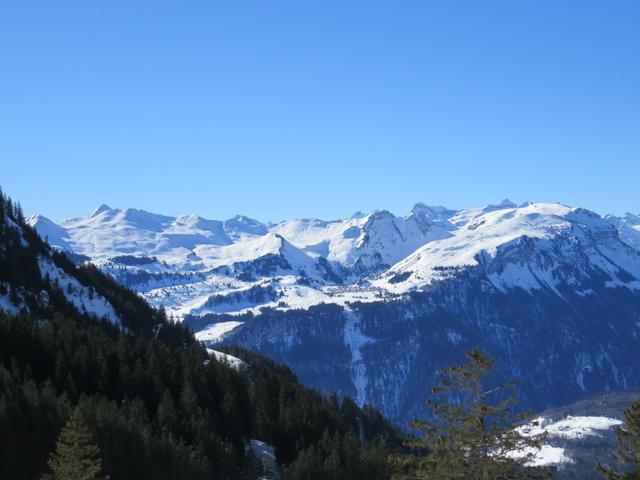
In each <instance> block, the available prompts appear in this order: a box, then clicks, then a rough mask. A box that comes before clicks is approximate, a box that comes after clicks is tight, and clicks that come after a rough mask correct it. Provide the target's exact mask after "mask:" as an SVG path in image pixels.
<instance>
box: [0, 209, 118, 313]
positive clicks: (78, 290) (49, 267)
mask: <svg viewBox="0 0 640 480" xmlns="http://www.w3.org/2000/svg"><path fill="white" fill-rule="evenodd" d="M0 208H2V207H0ZM31 221H32V223H33V225H34V226H35V227H36V228H39V229H40V232H41V235H45V236H47V237H48V238H51V239H52V241H54V242H55V244H56V245H57V246H58V247H64V246H65V245H68V244H67V243H66V241H67V240H68V237H67V236H66V235H65V234H64V231H63V230H62V229H61V227H58V226H57V225H56V224H54V223H52V222H50V221H48V220H46V219H44V218H43V217H33V218H32V219H31ZM0 265H1V267H2V268H0V310H2V311H4V312H6V313H9V314H12V315H16V314H18V313H20V312H21V311H23V310H24V311H26V312H27V313H29V314H33V315H36V316H46V315H47V313H48V312H49V311H51V310H53V309H56V308H57V309H59V310H61V311H64V312H65V313H67V314H68V313H69V312H70V311H71V312H73V311H75V312H76V314H80V315H83V316H89V317H92V318H95V319H98V320H107V321H109V322H112V323H114V324H119V323H120V321H121V318H120V317H119V315H118V313H117V312H116V309H115V308H114V306H113V305H112V304H111V303H110V302H109V301H108V300H107V299H106V298H105V297H104V296H102V295H100V294H99V293H98V292H97V291H96V289H95V288H94V286H93V285H91V284H89V283H88V282H87V281H86V279H84V280H83V281H81V280H80V278H79V277H78V276H77V275H76V273H77V269H75V268H74V266H73V265H72V264H70V262H69V261H68V260H67V259H66V258H62V256H57V257H56V256H54V255H52V254H51V248H50V247H49V245H47V244H46V243H44V242H43V241H42V240H41V239H40V238H38V236H37V235H36V234H34V233H33V231H32V230H31V229H29V228H28V227H26V226H25V225H23V224H22V223H17V222H16V221H14V220H13V219H12V218H10V217H7V216H6V214H2V215H0ZM109 281H110V282H112V283H113V281H112V280H109ZM118 288H121V287H120V286H118Z"/></svg>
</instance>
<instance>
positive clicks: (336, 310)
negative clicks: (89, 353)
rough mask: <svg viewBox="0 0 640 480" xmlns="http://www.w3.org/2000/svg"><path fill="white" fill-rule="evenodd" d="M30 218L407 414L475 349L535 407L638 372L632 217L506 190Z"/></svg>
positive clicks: (188, 317) (205, 325)
mask: <svg viewBox="0 0 640 480" xmlns="http://www.w3.org/2000/svg"><path fill="white" fill-rule="evenodd" d="M29 223H30V224H31V225H32V226H33V227H35V229H36V230H37V231H38V232H39V233H40V234H41V235H42V236H43V237H46V238H47V239H48V240H49V242H50V243H51V244H52V245H54V246H56V247H57V248H60V249H64V250H66V251H69V252H72V253H73V255H74V257H75V258H76V259H77V260H78V261H82V260H83V259H86V260H91V261H92V262H94V263H96V264H97V265H98V266H99V267H100V268H101V269H102V270H103V271H105V272H108V273H110V274H111V275H113V276H114V277H115V278H116V279H117V280H119V282H120V283H122V284H124V285H127V286H129V287H131V288H133V289H134V290H136V291H138V292H139V293H140V294H141V295H143V296H144V297H145V298H147V299H148V300H149V301H150V302H151V303H152V304H154V305H156V306H159V305H163V306H164V307H165V308H166V310H167V312H168V313H169V314H171V315H173V316H175V317H177V318H179V319H184V320H185V321H186V322H188V324H189V325H190V326H191V327H192V328H193V329H194V330H195V331H196V332H197V336H198V337H199V338H200V339H201V340H203V341H206V342H207V343H209V344H212V345H213V344H215V343H217V342H228V343H236V344H240V345H243V346H245V347H247V348H250V349H253V350H255V351H258V352H261V353H264V354H267V355H270V356H272V357H274V358H276V359H277V360H279V361H282V362H285V363H287V364H288V365H290V366H291V367H292V368H293V369H294V371H295V372H296V373H297V374H298V376H299V377H300V378H301V380H303V381H304V382H305V383H307V384H309V385H312V386H314V387H316V388H319V389H322V390H325V391H328V392H335V391H338V392H340V393H345V394H349V395H351V396H353V397H354V398H355V399H357V400H358V401H359V402H360V403H372V404H374V405H375V406H377V407H378V408H380V409H381V410H382V411H383V412H384V413H385V414H386V415H388V416H389V417H390V418H392V419H393V420H395V421H398V422H401V423H403V422H405V421H406V420H407V419H409V418H412V417H413V416H415V415H417V414H420V413H421V412H423V408H424V407H423V399H424V395H425V394H426V392H428V391H429V388H430V386H431V385H433V384H434V382H435V375H436V371H437V369H438V368H441V367H443V366H445V365H448V364H452V363H455V362H457V361H459V360H460V359H461V355H462V353H463V352H464V351H465V350H468V349H471V348H475V347H481V348H483V349H484V350H485V351H486V352H487V353H489V354H490V355H492V356H493V357H494V358H497V359H498V360H499V362H498V363H499V365H502V374H504V376H505V377H516V378H518V379H520V384H519V394H520V397H521V399H522V400H523V406H524V407H527V408H530V409H532V410H541V409H543V408H547V407H550V406H557V405H561V404H567V403H569V402H572V401H575V400H577V399H579V398H581V396H584V395H586V394H589V393H602V392H605V391H607V390H609V389H613V388H630V387H639V386H640V355H639V354H638V352H640V217H638V216H636V215H632V214H627V215H626V216H624V217H615V216H611V215H607V216H600V215H598V214H596V213H594V212H592V211H589V210H586V209H582V208H572V207H568V206H565V205H561V204H557V203H529V202H527V203H524V204H521V205H519V206H518V205H515V204H514V203H512V202H510V201H508V200H505V201H503V202H501V203H498V204H496V205H490V206H487V207H484V208H476V209H464V210H453V209H448V208H445V207H429V206H426V205H424V204H421V203H419V204H417V205H415V206H414V207H413V209H412V210H411V211H410V212H409V213H408V214H407V215H405V216H403V217H397V216H394V215H393V214H391V213H390V212H388V211H384V210H383V211H376V212H373V213H369V214H356V215H354V216H352V217H349V218H345V219H341V220H334V221H324V220H318V219H294V220H288V221H283V222H280V223H277V224H272V223H262V222H259V221H257V220H252V219H250V218H247V217H243V216H237V217H234V218H232V219H230V220H226V221H217V220H207V219H203V218H201V217H198V216H195V215H183V216H178V217H171V216H165V215H157V214H153V213H149V212H145V211H141V210H135V209H127V210H119V209H112V208H109V207H107V206H105V205H103V206H101V207H99V208H98V209H97V210H96V211H94V212H93V213H92V214H91V215H90V216H88V217H85V218H76V219H70V220H64V221H60V222H57V223H54V222H52V221H50V220H48V219H46V218H44V217H42V216H33V217H31V218H30V219H29Z"/></svg>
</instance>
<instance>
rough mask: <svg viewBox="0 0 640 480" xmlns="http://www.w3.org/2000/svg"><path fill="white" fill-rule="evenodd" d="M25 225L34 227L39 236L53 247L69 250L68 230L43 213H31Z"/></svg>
mask: <svg viewBox="0 0 640 480" xmlns="http://www.w3.org/2000/svg"><path fill="white" fill-rule="evenodd" d="M27 225H29V226H31V227H32V228H34V229H35V230H36V231H37V232H38V233H39V234H40V236H41V237H42V238H44V239H46V240H47V241H48V242H49V243H50V244H51V245H52V246H53V247H56V248H59V249H61V250H71V245H70V244H69V241H70V238H69V232H67V231H66V230H65V229H64V228H63V227H61V226H60V225H57V224H56V223H54V222H52V221H51V220H49V219H48V218H47V217H45V216H43V215H31V216H30V217H29V218H27Z"/></svg>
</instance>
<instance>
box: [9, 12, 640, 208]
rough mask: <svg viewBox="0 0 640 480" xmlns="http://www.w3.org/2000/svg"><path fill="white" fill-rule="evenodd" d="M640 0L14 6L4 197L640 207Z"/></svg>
mask: <svg viewBox="0 0 640 480" xmlns="http://www.w3.org/2000/svg"><path fill="white" fill-rule="evenodd" d="M638 25H640V2H638V1H637V0H628V1H624V0H619V1H618V0H616V1H604V0H600V1H590V0H579V1H578V0H576V1H561V0H531V1H520V0H512V1H511V0H510V1H506V0H499V1H489V0H483V1H478V0H468V1H464V0H461V1H448V0H440V1H437V2H436V1H427V0H421V1H400V2H399V1H385V2H381V1H373V0H368V1H361V2H358V1H343V0H340V1H300V0H296V1H265V0H260V1H242V0H230V1H211V0H207V1H171V2H166V1H162V0H152V1H141V0H136V1H120V0H108V1H107V0H101V1H99V0H95V1H80V0H78V1H64V0H60V1H44V0H43V1H37V2H36V1H30V0H20V1H14V2H2V4H0V165H1V169H0V172H1V174H0V185H1V186H2V188H3V189H4V190H5V191H6V192H7V193H9V194H10V195H12V196H13V197H15V198H16V199H18V200H20V201H21V202H22V204H23V206H24V208H25V210H26V211H27V213H34V212H38V213H43V214H45V215H47V216H49V217H52V218H53V219H59V218H63V217H69V216H79V215H85V214H88V213H89V212H90V211H91V210H93V209H94V208H95V207H96V206H97V205H98V204H100V203H108V204H110V205H111V206H114V207H129V206H132V207H138V208H144V209H147V210H151V211H156V212H161V213H170V214H177V213H186V212H195V213H198V214H200V215H203V216H206V217H209V218H226V217H230V216H232V215H233V214H235V213H243V214H246V215H250V216H253V217H256V218H259V219H263V220H279V219H282V218H288V217H297V216H316V217H323V218H334V217H340V216H345V215H349V214H351V213H353V212H354V211H356V210H363V211H367V210H372V209H377V208H386V209H390V210H391V211H393V212H394V213H396V214H403V213H405V212H406V211H408V210H409V209H410V208H411V206H412V205H413V204H414V203H415V202H417V201H423V202H426V203H428V204H444V205H447V206H451V207H467V206H469V207H470V206H480V205H483V204H487V203H491V202H497V201H500V200H501V199H502V198H504V197H510V198H512V199H513V200H514V201H517V202H520V201H524V200H534V201H560V202H563V203H568V204H572V205H580V206H585V207H589V208H593V209H595V210H597V211H599V212H614V213H622V212H624V211H627V210H630V211H633V212H639V211H640V193H639V190H640V189H639V187H640V28H638Z"/></svg>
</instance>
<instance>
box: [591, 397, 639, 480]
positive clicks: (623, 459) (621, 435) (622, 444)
mask: <svg viewBox="0 0 640 480" xmlns="http://www.w3.org/2000/svg"><path fill="white" fill-rule="evenodd" d="M616 437H617V438H618V450H617V451H616V453H614V455H613V458H614V460H615V463H616V464H617V466H618V468H609V467H606V466H604V465H602V464H600V463H599V464H598V467H597V469H598V472H599V473H600V475H602V476H603V477H604V478H606V479H607V480H635V479H638V478H640V400H638V401H636V402H634V403H633V404H631V405H630V406H629V407H628V408H627V409H626V410H625V411H624V426H621V427H616Z"/></svg>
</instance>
